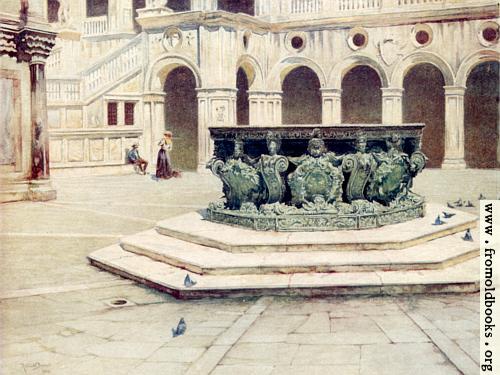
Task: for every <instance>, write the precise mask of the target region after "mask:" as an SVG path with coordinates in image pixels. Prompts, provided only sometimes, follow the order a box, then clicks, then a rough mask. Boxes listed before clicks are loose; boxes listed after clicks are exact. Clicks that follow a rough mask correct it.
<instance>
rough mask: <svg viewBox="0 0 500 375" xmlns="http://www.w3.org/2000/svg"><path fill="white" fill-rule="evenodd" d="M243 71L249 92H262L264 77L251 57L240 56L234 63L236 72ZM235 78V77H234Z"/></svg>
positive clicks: (254, 59)
mask: <svg viewBox="0 0 500 375" xmlns="http://www.w3.org/2000/svg"><path fill="white" fill-rule="evenodd" d="M240 68H241V69H243V70H244V71H245V74H246V75H247V78H248V86H249V88H250V89H251V90H262V89H263V88H264V87H263V86H264V75H263V74H262V67H261V65H260V63H259V61H258V60H257V59H256V58H255V57H253V56H252V55H242V56H240V58H239V59H238V62H237V63H236V72H237V71H238V69H240ZM235 77H236V76H235Z"/></svg>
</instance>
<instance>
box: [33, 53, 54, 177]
mask: <svg viewBox="0 0 500 375" xmlns="http://www.w3.org/2000/svg"><path fill="white" fill-rule="evenodd" d="M30 80H31V179H32V180H42V179H49V177H50V169H49V160H50V159H49V132H48V130H49V127H48V124H47V90H46V82H45V62H44V61H41V60H38V59H33V60H32V61H31V62H30Z"/></svg>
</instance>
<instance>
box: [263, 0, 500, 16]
mask: <svg viewBox="0 0 500 375" xmlns="http://www.w3.org/2000/svg"><path fill="white" fill-rule="evenodd" d="M277 1H278V2H277V3H275V4H274V5H269V4H270V3H269V1H268V0H256V3H255V4H256V15H257V16H258V17H271V18H275V19H277V20H283V19H289V18H291V19H295V20H297V19H301V18H311V17H314V18H326V17H345V16H353V15H363V14H377V13H385V12H387V13H396V12H408V11H411V12H413V11H418V10H432V9H441V8H443V7H450V8H460V7H468V6H471V5H472V6H473V5H492V4H496V2H495V0H462V1H460V2H458V1H451V0H277Z"/></svg>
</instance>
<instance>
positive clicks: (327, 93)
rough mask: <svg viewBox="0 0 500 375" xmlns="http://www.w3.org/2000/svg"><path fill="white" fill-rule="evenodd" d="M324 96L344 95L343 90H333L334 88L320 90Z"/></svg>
mask: <svg viewBox="0 0 500 375" xmlns="http://www.w3.org/2000/svg"><path fill="white" fill-rule="evenodd" d="M319 91H321V95H322V96H340V95H342V89H337V88H332V87H322V88H320V89H319Z"/></svg>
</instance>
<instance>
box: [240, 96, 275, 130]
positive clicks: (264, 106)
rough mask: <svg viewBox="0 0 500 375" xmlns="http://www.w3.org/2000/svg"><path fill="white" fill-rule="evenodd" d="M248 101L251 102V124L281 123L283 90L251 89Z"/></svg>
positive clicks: (268, 124) (267, 124)
mask: <svg viewBox="0 0 500 375" xmlns="http://www.w3.org/2000/svg"><path fill="white" fill-rule="evenodd" d="M248 101H249V103H250V116H249V117H250V119H249V123H250V125H252V126H270V125H281V101H282V93H281V92H279V91H249V92H248Z"/></svg>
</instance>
